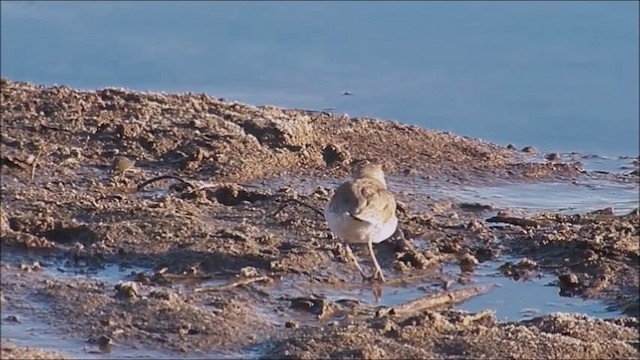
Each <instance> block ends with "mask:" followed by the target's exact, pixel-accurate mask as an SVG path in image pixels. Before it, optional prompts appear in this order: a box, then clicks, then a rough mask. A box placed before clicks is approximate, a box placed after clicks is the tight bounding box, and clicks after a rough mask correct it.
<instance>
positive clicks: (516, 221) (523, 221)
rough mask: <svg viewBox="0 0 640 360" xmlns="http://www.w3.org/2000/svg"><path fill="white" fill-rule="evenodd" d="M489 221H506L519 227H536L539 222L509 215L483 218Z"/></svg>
mask: <svg viewBox="0 0 640 360" xmlns="http://www.w3.org/2000/svg"><path fill="white" fill-rule="evenodd" d="M485 221H486V222H490V223H500V222H501V223H506V224H511V225H518V226H520V227H538V226H540V223H538V222H537V221H534V220H529V219H523V218H517V217H511V216H494V217H492V218H488V219H487V220H485Z"/></svg>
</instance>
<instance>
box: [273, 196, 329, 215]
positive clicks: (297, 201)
mask: <svg viewBox="0 0 640 360" xmlns="http://www.w3.org/2000/svg"><path fill="white" fill-rule="evenodd" d="M292 202H294V203H296V204H298V205H302V206H304V207H306V208H308V209H311V210H313V211H315V212H316V213H317V214H319V215H320V216H323V217H324V213H323V212H322V211H321V210H320V209H318V208H317V207H315V206H313V205H309V204H307V203H304V202H302V201H300V200H298V199H287V200H285V202H284V204H282V205H281V206H280V208H279V209H278V210H277V211H276V212H274V213H273V215H272V216H276V215H278V214H279V213H280V212H281V211H282V210H284V208H285V207H286V206H287V205H289V203H292Z"/></svg>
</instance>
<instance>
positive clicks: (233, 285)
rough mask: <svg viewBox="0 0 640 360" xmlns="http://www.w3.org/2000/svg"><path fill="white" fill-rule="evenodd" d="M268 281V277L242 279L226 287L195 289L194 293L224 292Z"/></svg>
mask: <svg viewBox="0 0 640 360" xmlns="http://www.w3.org/2000/svg"><path fill="white" fill-rule="evenodd" d="M270 279H271V278H270V277H268V276H258V277H254V278H249V279H242V280H239V281H236V282H233V283H231V284H226V285H221V286H214V287H201V288H197V289H195V292H204V291H224V290H229V289H233V288H235V287H238V286H242V285H249V284H253V283H254V282H261V281H268V280H270Z"/></svg>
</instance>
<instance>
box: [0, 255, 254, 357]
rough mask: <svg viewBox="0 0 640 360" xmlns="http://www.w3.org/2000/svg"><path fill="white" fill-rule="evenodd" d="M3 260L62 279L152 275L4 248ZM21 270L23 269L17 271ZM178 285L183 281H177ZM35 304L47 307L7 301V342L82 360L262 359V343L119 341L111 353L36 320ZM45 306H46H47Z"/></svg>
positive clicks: (3, 327)
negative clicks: (240, 346)
mask: <svg viewBox="0 0 640 360" xmlns="http://www.w3.org/2000/svg"><path fill="white" fill-rule="evenodd" d="M1 260H2V263H5V264H12V265H17V264H25V265H27V266H32V265H33V264H34V262H38V264H40V269H39V270H33V274H37V275H36V276H45V277H49V278H56V279H59V280H71V281H73V280H90V281H98V282H105V283H111V284H116V283H118V282H121V281H127V280H131V279H132V277H133V276H132V275H133V273H134V272H135V273H140V272H144V273H146V274H152V273H153V271H152V270H150V269H148V268H143V267H139V266H131V265H116V264H105V265H104V266H74V265H71V264H69V262H68V261H66V260H64V259H61V258H59V257H55V256H53V255H45V254H42V253H40V254H36V253H29V252H22V251H21V252H17V251H11V250H4V251H2V253H1ZM13 271H21V270H17V269H16V270H13ZM226 282H227V281H223V280H209V281H206V282H203V283H200V285H202V284H206V285H208V286H217V285H220V284H224V283H226ZM176 285H177V286H182V285H183V284H180V283H176ZM32 306H36V307H38V306H44V305H40V304H35V303H30V304H29V306H21V307H20V308H14V307H11V306H7V305H5V304H3V308H2V316H3V319H2V323H1V333H2V339H3V341H4V340H6V341H9V342H10V343H12V344H14V345H18V346H24V347H34V348H39V349H43V350H51V351H56V352H58V353H61V354H63V355H65V356H68V357H71V358H80V359H114V358H117V359H203V358H208V359H211V358H215V359H238V358H245V359H251V358H258V357H259V356H260V355H261V354H262V351H263V349H262V346H260V347H255V348H254V347H249V348H247V349H245V351H243V352H242V353H231V352H213V353H190V354H183V353H177V352H167V351H157V350H149V349H141V348H137V347H135V346H131V345H128V344H127V345H120V344H118V343H117V341H116V342H115V343H114V344H113V346H112V348H111V351H110V352H103V351H100V350H99V348H98V346H97V345H93V344H89V343H88V342H86V341H85V340H86V339H77V338H73V337H70V336H66V335H64V332H61V331H60V330H57V329H56V328H55V327H53V326H51V325H48V324H46V323H44V322H42V321H38V320H34V319H32V318H31V317H32V316H34V313H33V308H32ZM45 308H46V306H45V307H43V309H45ZM8 316H15V317H17V319H18V320H19V321H18V322H16V321H8V320H7V317H8Z"/></svg>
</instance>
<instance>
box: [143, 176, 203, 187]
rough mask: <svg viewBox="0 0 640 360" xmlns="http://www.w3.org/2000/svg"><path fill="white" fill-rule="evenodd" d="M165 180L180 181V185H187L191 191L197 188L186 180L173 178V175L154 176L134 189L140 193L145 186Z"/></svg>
mask: <svg viewBox="0 0 640 360" xmlns="http://www.w3.org/2000/svg"><path fill="white" fill-rule="evenodd" d="M165 179H173V180H178V181H180V182H181V183H183V184H185V185H187V186H188V187H190V188H192V189H196V188H197V186H195V185H193V184H192V183H190V182H188V181H187V180H184V179H182V178H180V177H178V176H174V175H161V176H156V177H154V178H153V179H149V180H146V181H144V182H142V183H141V184H139V185H138V186H137V187H136V189H137V191H140V190H142V189H143V188H144V187H145V186H147V185H149V184H152V183H154V182H157V181H160V180H165Z"/></svg>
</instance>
